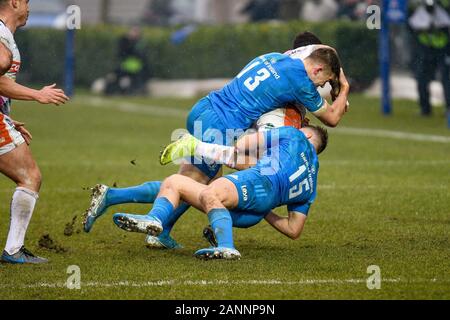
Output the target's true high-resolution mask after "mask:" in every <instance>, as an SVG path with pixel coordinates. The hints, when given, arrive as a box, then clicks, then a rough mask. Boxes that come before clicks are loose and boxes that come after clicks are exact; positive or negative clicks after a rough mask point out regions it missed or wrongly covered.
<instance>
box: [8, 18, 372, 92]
mask: <svg viewBox="0 0 450 320" xmlns="http://www.w3.org/2000/svg"><path fill="white" fill-rule="evenodd" d="M304 30H309V31H312V32H314V33H316V34H317V35H318V36H319V37H320V38H321V39H322V41H323V42H324V43H327V44H329V45H331V46H334V47H335V48H336V49H337V50H338V52H339V54H340V57H341V60H342V62H343V65H344V69H345V71H346V74H347V75H348V76H349V77H350V78H352V79H353V80H354V83H356V84H357V86H362V87H364V86H367V85H368V84H370V82H371V81H372V80H373V79H374V78H375V77H376V76H377V73H378V67H377V38H378V37H377V32H376V31H369V30H367V28H366V27H365V25H364V24H360V23H353V22H342V21H340V22H339V21H336V22H330V23H304V22H298V21H296V22H288V23H279V24H273V23H270V24H268V23H262V24H242V25H232V26H228V25H227V26H202V27H199V28H198V29H197V30H196V31H195V32H194V33H192V34H191V35H190V36H189V37H188V38H187V40H186V41H185V42H184V43H182V44H180V45H174V44H172V43H171V42H170V36H171V34H172V32H173V31H174V29H163V28H144V29H143V35H144V41H145V45H146V46H147V47H148V59H149V62H150V64H151V66H152V70H153V77H155V78H162V79H183V78H193V79H201V78H213V77H219V78H222V77H233V76H235V75H236V74H237V73H238V72H239V71H240V70H241V69H242V67H243V66H244V65H245V64H247V63H248V61H250V60H251V59H253V58H254V57H256V56H258V55H260V54H263V53H267V52H274V51H277V52H284V51H285V50H288V49H290V48H291V43H292V40H293V39H294V37H295V35H296V34H297V33H298V32H301V31H304ZM126 31H127V29H126V28H123V27H117V26H96V27H84V28H82V29H81V30H79V31H77V33H76V71H75V77H76V85H77V86H79V87H88V86H90V84H91V83H92V82H93V81H94V80H95V79H97V78H99V77H102V76H104V75H105V74H106V73H108V72H110V71H112V70H113V69H114V68H115V66H116V64H117V59H116V55H117V43H118V39H119V38H120V37H121V36H122V35H123V34H125V33H126ZM16 39H17V43H18V45H19V48H20V50H21V52H22V60H23V64H22V70H21V75H20V77H21V78H20V80H21V81H27V82H31V83H35V84H47V83H53V82H57V83H58V84H62V81H63V77H64V75H63V73H64V47H65V33H64V31H58V30H50V29H25V30H20V31H19V32H18V33H17V36H16Z"/></svg>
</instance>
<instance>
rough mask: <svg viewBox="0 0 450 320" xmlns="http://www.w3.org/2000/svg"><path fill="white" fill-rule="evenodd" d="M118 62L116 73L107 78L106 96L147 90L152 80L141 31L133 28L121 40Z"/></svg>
mask: <svg viewBox="0 0 450 320" xmlns="http://www.w3.org/2000/svg"><path fill="white" fill-rule="evenodd" d="M117 54H118V60H119V65H118V66H117V68H116V70H115V71H114V73H112V74H109V75H108V76H107V77H106V88H105V93H106V94H116V93H120V94H134V93H138V92H141V91H142V90H144V89H145V84H146V82H147V80H148V79H149V78H150V68H149V64H148V59H147V48H146V47H145V45H144V43H143V42H142V39H141V30H140V29H139V28H138V27H133V28H131V29H130V31H129V32H128V33H127V34H126V35H125V36H124V37H122V38H121V39H120V40H119V45H118V53H117Z"/></svg>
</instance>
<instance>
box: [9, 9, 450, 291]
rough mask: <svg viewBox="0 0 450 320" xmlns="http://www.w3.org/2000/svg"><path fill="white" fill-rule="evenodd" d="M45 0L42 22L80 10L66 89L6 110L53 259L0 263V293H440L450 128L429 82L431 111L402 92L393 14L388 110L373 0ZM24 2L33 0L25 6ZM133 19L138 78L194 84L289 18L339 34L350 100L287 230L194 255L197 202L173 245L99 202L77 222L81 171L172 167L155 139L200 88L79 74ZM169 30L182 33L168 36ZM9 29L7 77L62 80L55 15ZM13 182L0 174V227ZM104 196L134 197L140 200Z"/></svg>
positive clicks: (286, 30) (95, 176)
mask: <svg viewBox="0 0 450 320" xmlns="http://www.w3.org/2000/svg"><path fill="white" fill-rule="evenodd" d="M33 2H35V4H34V6H35V7H34V8H35V9H42V8H43V3H44V2H43V1H39V0H36V1H35V0H32V3H33ZM45 2H46V5H48V3H50V2H54V3H55V4H54V6H50V5H48V6H49V7H48V8H47V9H46V10H48V12H45V10H43V11H44V12H39V13H38V14H41V15H43V16H46V17H53V18H54V20H52V19H50V18H49V20H48V21H50V22H49V24H53V22H52V21H57V17H58V16H59V15H60V14H64V11H65V8H66V7H67V5H69V4H76V5H79V6H80V8H81V18H82V28H81V29H80V30H76V32H75V88H76V90H75V95H74V97H73V99H72V102H70V104H68V105H67V106H64V107H61V108H49V107H43V106H39V105H37V104H36V105H34V104H27V103H17V102H16V103H15V104H14V107H13V116H14V118H17V119H18V120H22V121H24V122H26V123H27V126H28V127H29V128H30V129H31V130H32V133H33V135H34V137H35V139H34V141H33V145H32V149H33V153H34V154H35V155H36V158H37V161H38V164H40V167H41V170H42V172H43V177H44V186H43V189H42V192H41V199H40V200H39V203H38V206H37V209H36V212H35V215H34V218H33V220H32V223H31V226H30V231H29V233H28V235H27V242H28V243H29V246H30V247H31V248H32V249H35V250H36V251H37V252H38V253H40V254H42V255H43V256H48V257H49V258H50V259H51V260H52V263H51V264H49V265H47V266H39V267H36V268H34V267H33V268H28V267H27V268H25V269H23V270H21V269H20V267H15V266H13V267H5V266H0V279H1V281H0V289H2V290H1V291H0V297H1V298H3V299H11V298H16V299H17V298H19V299H21V298H32V299H34V298H44V299H59V298H81V299H85V298H131V299H133V298H147V299H209V298H218V299H304V298H312V299H321V298H339V299H341V298H356V299H378V298H388V299H390V298H426V299H448V298H449V297H450V291H449V289H448V288H449V282H450V273H449V269H448V257H449V254H450V249H449V248H450V239H449V236H450V233H449V224H450V212H449V203H450V200H449V196H448V195H449V190H450V175H449V172H450V133H449V131H448V129H447V127H446V125H445V120H444V119H445V117H444V114H445V109H444V108H443V107H442V105H441V103H442V102H441V101H442V90H441V89H440V88H438V89H436V90H434V91H433V97H434V98H435V100H436V101H438V104H437V105H436V107H435V113H434V115H433V116H432V117H430V118H421V117H419V116H418V110H419V108H418V105H417V102H416V101H415V100H414V99H411V98H414V97H415V96H416V95H417V93H416V92H415V86H412V87H411V86H408V85H406V87H407V90H402V88H404V86H405V84H404V82H405V81H406V82H407V84H410V83H411V81H412V82H414V80H413V77H412V74H411V72H410V70H409V69H410V68H409V63H410V56H411V53H410V51H408V50H406V51H405V53H403V51H400V49H404V48H408V44H409V41H410V39H409V37H410V36H409V34H408V32H407V28H406V26H405V25H396V26H393V28H392V31H393V32H392V34H391V38H392V39H391V40H392V41H391V44H392V47H393V54H392V57H393V60H392V70H393V77H392V81H393V83H392V85H393V88H394V92H396V91H395V88H400V89H398V90H397V92H399V95H398V97H401V98H402V99H394V104H393V105H394V112H393V114H392V115H391V116H389V117H386V116H383V115H381V112H380V90H379V85H378V84H377V83H378V81H379V80H378V78H379V66H378V37H379V31H378V30H369V29H367V26H366V19H367V15H366V14H365V8H366V7H367V5H369V4H372V2H373V1H341V2H340V3H339V5H340V6H338V7H337V10H336V11H335V14H334V15H332V16H330V9H327V10H324V12H323V15H322V16H321V17H319V18H320V19H319V18H317V17H308V16H307V15H306V16H305V13H304V10H305V6H306V3H308V2H310V1H294V0H290V1H279V5H280V7H279V10H278V11H277V12H278V14H277V15H276V16H275V17H274V16H270V15H269V16H267V15H268V13H267V12H266V13H265V14H266V16H264V13H260V16H259V18H258V15H257V12H256V13H252V12H248V13H247V14H245V13H243V12H242V9H243V8H244V7H245V5H247V4H248V1H246V0H242V1H240V0H233V1H220V0H219V1H217V0H216V1H212V0H211V1H206V0H204V1H200V0H199V1H194V0H192V1H188V0H185V1H183V0H176V1H172V5H173V6H172V7H170V8H169V7H167V5H168V4H169V3H171V2H170V1H157V0H154V1H153V2H152V1H127V2H124V1H107V0H104V1H92V0H90V1H87V0H86V1H83V0H78V1H70V3H69V2H65V1H47V0H46V1H45ZM272 2H278V1H272ZM323 2H324V3H329V1H323ZM375 4H376V2H375ZM346 6H348V7H346ZM55 8H58V9H55ZM61 8H62V11H61ZM168 8H169V9H170V10H169V9H168ZM192 8H195V10H193V9H192ZM326 8H327V7H326ZM344 9H346V10H344ZM32 10H33V7H32ZM37 11H39V10H36V11H35V12H37ZM49 12H50V13H51V14H48V13H49ZM252 14H253V16H252ZM271 14H273V12H272V13H271ZM255 15H256V18H255ZM261 15H262V17H261ZM34 18H36V16H34V17H33V11H32V14H31V16H30V21H31V19H34ZM260 18H261V19H260ZM308 18H311V19H313V20H324V19H326V20H325V21H306V20H308ZM252 20H253V21H252ZM135 25H139V26H140V27H142V32H143V41H144V43H145V45H146V47H147V48H148V55H147V57H146V59H147V60H148V63H149V64H150V65H151V67H152V78H151V80H150V83H151V82H157V81H162V84H163V85H166V86H173V84H174V83H175V84H177V83H179V82H173V80H177V81H180V80H181V81H182V82H183V83H186V82H187V83H189V84H191V85H192V83H194V84H195V83H197V82H196V81H197V80H199V79H203V80H206V81H207V82H210V83H213V82H214V81H213V79H217V78H218V79H223V78H225V79H227V78H230V77H232V76H233V75H234V74H236V73H237V72H239V70H240V69H241V67H242V66H243V65H245V64H246V63H247V62H248V61H249V60H250V59H252V58H253V57H254V56H257V55H259V54H261V53H265V52H271V51H284V50H287V49H289V48H290V46H291V41H292V39H293V38H294V36H295V34H296V33H298V32H299V31H302V30H310V31H312V32H315V33H317V35H318V36H319V37H320V38H321V39H322V40H323V42H325V43H327V44H330V45H332V46H335V47H336V48H337V50H338V51H339V53H340V56H341V58H342V60H343V64H344V68H345V70H346V73H347V75H348V76H349V78H350V79H351V81H352V88H353V92H352V95H351V98H350V103H351V109H350V112H349V113H348V114H347V115H346V117H345V119H344V120H343V121H342V123H341V124H340V126H339V128H337V129H333V130H330V136H331V139H330V147H329V150H328V151H327V152H326V153H325V154H324V155H323V157H322V160H321V173H320V175H319V196H318V200H317V202H316V204H315V205H314V207H313V209H312V210H311V217H310V219H309V221H308V223H307V225H306V228H305V231H304V235H302V238H301V239H300V240H299V241H295V242H293V241H291V240H288V239H287V238H283V237H282V236H281V235H279V234H276V232H275V231H273V230H272V229H271V228H270V227H269V226H268V225H267V224H266V223H264V222H263V223H261V224H260V225H258V226H257V227H255V228H254V229H249V230H237V231H236V243H237V247H238V248H239V249H240V251H241V252H242V254H243V259H242V260H241V261H239V262H212V263H206V262H201V261H196V260H195V259H194V258H193V257H192V253H193V252H194V250H195V249H197V248H199V247H202V246H204V245H205V244H206V243H205V242H204V241H203V240H202V239H201V230H202V227H203V226H204V225H205V224H206V223H207V221H206V219H205V218H204V217H203V216H201V215H200V214H199V213H198V212H195V210H191V211H190V212H189V213H188V214H186V216H185V217H183V218H182V220H181V221H180V223H179V225H177V227H176V228H175V230H174V236H175V237H176V239H177V240H179V241H180V242H181V243H183V244H184V246H185V248H184V249H182V250H180V251H179V252H164V251H151V250H148V249H146V248H145V244H144V242H143V237H142V236H140V235H130V234H124V233H123V232H122V231H121V230H118V229H117V228H115V227H114V226H113V224H112V223H111V220H110V215H109V214H108V215H107V216H106V217H105V218H103V219H101V220H99V222H98V224H96V225H95V227H94V230H93V231H92V233H91V234H83V233H82V232H80V229H81V226H80V222H81V214H82V213H83V211H84V209H85V208H86V206H87V205H88V202H89V187H91V186H93V185H94V184H96V183H99V182H102V183H107V184H110V185H113V184H117V185H118V186H128V185H134V184H139V183H141V182H144V181H147V180H160V179H161V178H163V177H164V176H167V175H169V174H171V173H173V172H175V170H176V168H175V167H164V168H162V167H160V166H159V165H158V162H157V157H158V154H159V150H160V148H161V146H163V145H165V144H166V143H167V142H168V141H169V138H170V135H171V133H172V131H173V130H174V129H175V128H182V127H184V119H185V116H186V114H187V112H188V110H189V108H190V106H192V105H193V103H194V102H195V101H196V98H198V95H201V94H202V93H206V92H201V91H202V89H199V90H197V91H195V90H194V92H195V94H194V96H192V97H184V98H180V97H173V96H172V97H170V96H167V97H163V96H162V95H161V94H158V92H155V91H154V90H155V89H154V88H155V87H151V85H150V86H149V88H153V91H152V90H149V92H148V94H142V95H139V96H113V97H109V96H103V95H102V94H98V93H92V92H91V86H92V84H93V83H94V82H95V81H96V80H97V79H99V78H101V77H104V76H105V75H106V74H107V73H108V72H111V71H112V70H113V69H114V66H115V65H117V63H118V61H117V45H118V41H119V38H120V37H121V36H123V35H124V34H126V33H127V32H128V30H129V29H130V27H131V26H135ZM55 26H56V27H58V26H57V25H55ZM186 26H189V27H192V28H187V29H186ZM180 30H181V41H176V40H174V35H175V34H178V35H180V33H176V32H180ZM184 31H187V32H186V34H183V32H184ZM190 31H193V32H192V33H191V32H190ZM16 38H17V42H18V45H19V47H20V49H21V52H22V57H23V65H22V70H21V73H20V76H19V78H18V81H19V82H21V83H24V84H28V85H33V86H39V85H44V84H49V83H53V82H56V83H58V85H60V86H64V78H65V50H66V47H65V41H66V31H65V30H61V29H58V28H54V26H52V27H50V28H48V27H45V28H44V27H32V26H30V27H28V28H25V29H23V30H20V31H19V32H18V33H17V35H16ZM400 52H402V54H400ZM405 79H406V80H405ZM433 85H434V87H433V88H435V87H436V88H437V87H438V86H437V85H436V84H433ZM207 87H208V88H209V86H207ZM158 88H160V87H158ZM170 88H172V87H170ZM205 90H206V89H205ZM404 91H406V92H404ZM402 94H403V95H402ZM395 97H396V96H395V94H394V98H395ZM405 97H406V98H410V99H404V98H405ZM12 188H13V186H12V184H11V183H10V182H9V181H7V180H6V179H1V180H0V211H1V215H2V216H3V219H2V221H4V222H5V223H2V224H1V225H0V238H2V239H3V238H5V237H6V230H7V223H6V221H7V219H6V217H7V214H8V213H7V207H8V206H7V204H8V203H9V197H10V192H11V190H12ZM115 210H116V211H117V212H119V211H135V212H142V213H143V212H146V210H148V206H138V205H129V206H119V207H117V208H116V209H115ZM116 211H114V210H110V212H116ZM70 265H77V266H79V267H80V269H81V279H82V283H83V285H82V289H81V290H69V289H68V288H67V287H66V280H67V278H68V276H69V275H68V274H67V272H66V271H67V267H68V266H70ZM370 265H378V266H380V269H381V272H382V287H381V289H379V290H369V289H368V287H367V286H366V280H367V278H368V277H369V274H368V273H367V268H368V266H370ZM199 289H201V290H199Z"/></svg>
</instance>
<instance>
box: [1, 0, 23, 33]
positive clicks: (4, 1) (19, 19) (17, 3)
mask: <svg viewBox="0 0 450 320" xmlns="http://www.w3.org/2000/svg"><path fill="white" fill-rule="evenodd" d="M29 2H30V0H0V12H2V13H4V14H9V15H10V16H12V18H13V19H14V21H15V27H16V28H20V27H23V26H24V25H26V24H27V20H28V15H29V14H30V7H29V4H28V3H29Z"/></svg>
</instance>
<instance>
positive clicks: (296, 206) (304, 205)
mask: <svg viewBox="0 0 450 320" xmlns="http://www.w3.org/2000/svg"><path fill="white" fill-rule="evenodd" d="M316 195H317V193H316V190H315V189H314V192H313V193H312V194H311V196H310V198H309V199H308V200H307V201H304V202H299V203H292V204H288V206H287V209H288V211H295V212H300V213H303V214H304V215H305V216H308V212H309V208H311V205H312V204H313V203H314V200H315V199H316Z"/></svg>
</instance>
